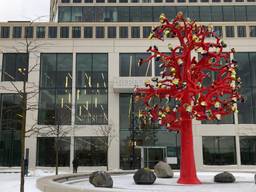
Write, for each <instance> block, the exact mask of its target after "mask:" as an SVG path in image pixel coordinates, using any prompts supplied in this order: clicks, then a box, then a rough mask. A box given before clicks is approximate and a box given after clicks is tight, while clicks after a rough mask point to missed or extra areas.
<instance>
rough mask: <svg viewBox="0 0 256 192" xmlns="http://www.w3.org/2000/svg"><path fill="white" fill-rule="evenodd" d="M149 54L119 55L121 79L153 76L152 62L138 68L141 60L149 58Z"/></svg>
mask: <svg viewBox="0 0 256 192" xmlns="http://www.w3.org/2000/svg"><path fill="white" fill-rule="evenodd" d="M148 56H149V54H148V53H120V54H119V70H120V71H119V75H120V77H132V76H151V73H152V65H151V62H149V63H148V64H144V65H142V66H138V61H139V59H141V58H146V57H148Z"/></svg>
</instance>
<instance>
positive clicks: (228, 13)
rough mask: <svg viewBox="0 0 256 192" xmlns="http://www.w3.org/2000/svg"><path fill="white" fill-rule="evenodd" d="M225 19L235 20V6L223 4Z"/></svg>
mask: <svg viewBox="0 0 256 192" xmlns="http://www.w3.org/2000/svg"><path fill="white" fill-rule="evenodd" d="M223 20H224V21H234V20H235V13H234V7H233V6H223Z"/></svg>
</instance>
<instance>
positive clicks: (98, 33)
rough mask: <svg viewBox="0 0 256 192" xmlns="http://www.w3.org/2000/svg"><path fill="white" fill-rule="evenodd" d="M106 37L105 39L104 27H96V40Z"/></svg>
mask: <svg viewBox="0 0 256 192" xmlns="http://www.w3.org/2000/svg"><path fill="white" fill-rule="evenodd" d="M104 37H105V29H104V27H96V38H104Z"/></svg>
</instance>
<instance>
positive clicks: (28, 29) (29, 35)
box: [24, 27, 34, 38]
mask: <svg viewBox="0 0 256 192" xmlns="http://www.w3.org/2000/svg"><path fill="white" fill-rule="evenodd" d="M33 34H34V27H25V36H24V37H25V38H33V37H34V35H33Z"/></svg>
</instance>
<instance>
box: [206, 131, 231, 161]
mask: <svg viewBox="0 0 256 192" xmlns="http://www.w3.org/2000/svg"><path fill="white" fill-rule="evenodd" d="M202 139H203V160H204V165H235V164H236V144H235V137H233V136H203V137H202Z"/></svg>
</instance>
